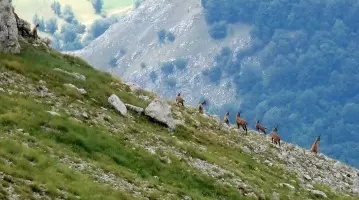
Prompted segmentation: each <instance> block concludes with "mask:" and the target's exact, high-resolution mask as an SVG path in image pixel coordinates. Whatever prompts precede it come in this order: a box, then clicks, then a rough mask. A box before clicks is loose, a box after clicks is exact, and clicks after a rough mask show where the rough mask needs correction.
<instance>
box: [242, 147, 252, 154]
mask: <svg viewBox="0 0 359 200" xmlns="http://www.w3.org/2000/svg"><path fill="white" fill-rule="evenodd" d="M242 150H243V151H244V152H247V153H250V152H251V150H250V149H249V148H248V147H247V146H244V147H242Z"/></svg>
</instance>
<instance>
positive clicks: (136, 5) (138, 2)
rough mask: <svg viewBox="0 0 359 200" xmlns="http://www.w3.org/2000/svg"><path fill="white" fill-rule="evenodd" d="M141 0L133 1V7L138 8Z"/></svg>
mask: <svg viewBox="0 0 359 200" xmlns="http://www.w3.org/2000/svg"><path fill="white" fill-rule="evenodd" d="M142 1H143V0H135V1H134V3H135V8H138V7H139V6H140V5H141V3H142Z"/></svg>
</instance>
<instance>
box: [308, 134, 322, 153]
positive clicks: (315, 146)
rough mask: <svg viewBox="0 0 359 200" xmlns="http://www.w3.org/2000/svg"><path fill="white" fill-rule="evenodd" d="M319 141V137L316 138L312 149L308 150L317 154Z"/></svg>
mask: <svg viewBox="0 0 359 200" xmlns="http://www.w3.org/2000/svg"><path fill="white" fill-rule="evenodd" d="M319 141H320V136H317V138H316V139H315V141H314V143H313V145H312V149H311V150H310V151H311V152H313V153H315V154H317V153H318V143H319Z"/></svg>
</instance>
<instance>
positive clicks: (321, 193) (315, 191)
mask: <svg viewBox="0 0 359 200" xmlns="http://www.w3.org/2000/svg"><path fill="white" fill-rule="evenodd" d="M311 193H312V194H313V195H314V196H316V197H322V198H325V199H326V198H328V197H327V195H326V194H325V193H324V192H322V191H319V190H311Z"/></svg>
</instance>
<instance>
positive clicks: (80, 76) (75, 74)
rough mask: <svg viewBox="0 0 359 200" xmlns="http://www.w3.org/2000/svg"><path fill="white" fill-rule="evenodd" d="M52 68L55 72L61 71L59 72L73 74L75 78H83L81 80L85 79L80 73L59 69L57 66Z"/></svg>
mask: <svg viewBox="0 0 359 200" xmlns="http://www.w3.org/2000/svg"><path fill="white" fill-rule="evenodd" d="M54 70H55V71H57V72H61V73H64V74H67V75H69V76H73V77H75V78H77V79H79V80H83V81H85V80H86V77H85V76H84V75H82V74H79V73H75V72H68V71H65V70H63V69H59V68H55V69H54Z"/></svg>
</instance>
